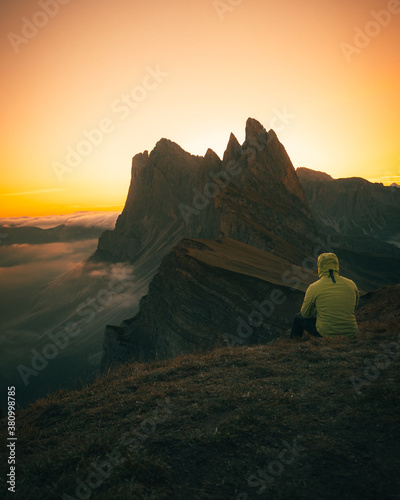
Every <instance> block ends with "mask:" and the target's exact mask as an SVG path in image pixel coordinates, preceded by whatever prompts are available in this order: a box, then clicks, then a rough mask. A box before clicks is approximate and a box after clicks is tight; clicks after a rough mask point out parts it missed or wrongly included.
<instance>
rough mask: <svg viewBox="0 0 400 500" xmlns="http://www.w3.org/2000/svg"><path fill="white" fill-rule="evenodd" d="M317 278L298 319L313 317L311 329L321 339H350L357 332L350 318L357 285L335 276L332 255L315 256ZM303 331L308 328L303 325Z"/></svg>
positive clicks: (355, 299)
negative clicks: (313, 328) (316, 259)
mask: <svg viewBox="0 0 400 500" xmlns="http://www.w3.org/2000/svg"><path fill="white" fill-rule="evenodd" d="M318 276H319V277H320V279H319V280H318V281H316V282H315V283H313V284H312V285H310V286H309V287H308V289H307V291H306V295H305V297H304V302H303V305H302V307H301V311H300V314H301V316H300V315H299V316H300V317H301V318H303V319H305V320H311V318H315V319H316V321H315V323H314V324H315V328H316V330H317V332H318V334H319V335H320V336H322V337H333V336H336V335H342V336H345V337H349V338H354V337H355V336H356V335H357V332H358V327H357V321H356V318H355V315H354V310H355V308H356V307H357V305H358V289H357V286H356V285H355V283H354V282H353V281H352V280H349V279H347V278H343V277H342V276H339V262H338V259H337V257H336V255H335V254H333V253H324V254H321V255H320V256H319V257H318ZM304 329H306V330H307V329H308V328H307V322H306V323H304ZM297 331H299V328H297ZM298 334H299V333H298ZM300 335H301V334H300ZM293 336H296V335H293Z"/></svg>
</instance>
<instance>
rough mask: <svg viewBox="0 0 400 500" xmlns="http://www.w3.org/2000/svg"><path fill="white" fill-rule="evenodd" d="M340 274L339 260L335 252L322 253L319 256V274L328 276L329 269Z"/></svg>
mask: <svg viewBox="0 0 400 500" xmlns="http://www.w3.org/2000/svg"><path fill="white" fill-rule="evenodd" d="M330 269H332V271H334V272H336V273H337V274H339V261H338V258H337V257H336V255H335V254H334V253H321V255H320V256H319V257H318V276H319V277H320V278H321V276H328V274H329V270H330Z"/></svg>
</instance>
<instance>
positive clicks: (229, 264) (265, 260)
mask: <svg viewBox="0 0 400 500" xmlns="http://www.w3.org/2000/svg"><path fill="white" fill-rule="evenodd" d="M194 241H198V242H200V243H201V244H202V245H204V247H207V249H205V248H203V249H201V250H197V249H193V248H189V249H188V253H189V255H191V256H192V257H193V258H195V259H196V260H198V261H200V262H203V263H204V264H207V265H209V266H212V267H216V268H221V269H227V270H229V271H233V272H235V273H238V274H244V275H246V276H252V277H254V278H259V279H262V280H265V281H267V282H269V283H273V284H275V285H281V286H282V275H284V273H285V272H286V271H289V272H291V275H293V272H294V270H297V271H298V274H296V276H302V275H304V269H302V268H301V267H299V266H296V265H294V264H293V263H292V262H301V261H302V260H303V259H304V256H303V254H302V252H301V251H299V250H298V249H296V248H294V247H293V246H292V245H290V244H288V243H285V242H283V241H282V240H279V238H275V240H274V243H275V244H276V248H275V250H274V251H273V252H266V251H265V250H261V249H259V248H255V247H253V246H250V245H246V244H245V243H241V242H240V241H236V240H233V239H231V238H222V239H221V240H219V241H213V240H194ZM275 252H276V254H275ZM278 255H283V256H284V257H279V256H278ZM306 276H307V281H304V280H302V281H301V283H300V284H299V286H298V289H299V290H301V291H303V292H304V291H305V290H306V289H307V286H308V285H309V284H310V283H312V282H313V281H315V280H317V279H318V276H317V274H316V273H314V272H311V271H310V272H308V273H306ZM299 281H300V279H299Z"/></svg>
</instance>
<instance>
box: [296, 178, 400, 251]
mask: <svg viewBox="0 0 400 500" xmlns="http://www.w3.org/2000/svg"><path fill="white" fill-rule="evenodd" d="M296 172H297V175H298V177H299V179H300V182H301V184H302V186H303V188H304V190H305V192H306V195H307V199H308V202H309V203H310V206H311V209H312V212H313V215H314V217H315V219H316V221H317V223H318V224H319V225H320V226H322V227H323V226H325V227H328V228H332V229H333V230H335V231H336V232H338V233H339V234H342V235H345V236H357V235H358V236H373V237H375V238H378V239H381V240H383V241H393V242H397V243H400V190H398V189H396V188H395V187H391V186H383V184H378V183H371V182H368V181H367V180H365V179H361V178H358V177H352V178H347V179H333V178H332V177H331V176H329V175H328V174H325V173H323V172H316V171H314V170H310V169H307V168H298V169H297V170H296Z"/></svg>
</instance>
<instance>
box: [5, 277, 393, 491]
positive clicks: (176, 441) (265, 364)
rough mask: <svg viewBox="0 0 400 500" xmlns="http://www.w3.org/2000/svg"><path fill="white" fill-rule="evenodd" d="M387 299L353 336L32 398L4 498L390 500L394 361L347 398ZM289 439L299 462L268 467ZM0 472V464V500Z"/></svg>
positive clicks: (189, 359)
mask: <svg viewBox="0 0 400 500" xmlns="http://www.w3.org/2000/svg"><path fill="white" fill-rule="evenodd" d="M388 290H389V289H388ZM399 290H400V288H399V287H396V289H394V288H393V287H392V292H391V293H387V294H384V295H383V296H382V297H380V298H379V302H380V306H379V304H378V301H377V300H375V299H376V297H375V299H374V298H368V297H367V298H366V299H365V300H364V305H363V307H362V308H361V309H360V312H359V315H360V318H361V320H362V321H361V323H360V335H359V337H358V339H356V340H350V341H349V340H341V339H334V340H330V339H329V340H325V339H323V340H316V339H312V338H309V337H306V338H304V339H302V340H301V341H298V342H293V341H290V340H288V339H282V340H279V341H276V342H275V343H273V344H268V345H264V346H253V347H236V348H232V349H228V348H226V349H218V350H215V351H212V352H208V353H203V354H198V355H196V356H194V355H189V356H180V357H178V358H176V359H174V360H170V361H159V362H154V363H150V364H134V365H133V364H132V365H129V364H127V365H124V366H121V367H120V368H119V369H118V370H117V371H115V372H113V373H110V374H108V375H107V376H105V377H104V378H102V379H99V380H97V381H95V383H93V384H92V385H90V386H89V387H86V388H84V389H82V390H80V391H72V392H71V391H62V392H59V393H57V394H53V395H50V396H49V397H48V398H46V399H42V400H39V401H37V402H36V403H35V404H34V405H32V406H31V407H29V408H28V409H26V410H21V411H19V412H18V414H17V422H18V432H17V434H18V446H17V457H18V463H17V493H16V494H15V495H13V498H17V499H19V498H21V499H24V500H28V499H35V500H36V499H56V498H94V499H109V498H110V499H145V500H146V499H147V500H150V499H221V500H222V499H240V500H245V499H247V498H249V499H257V498H261V499H262V498H273V499H337V498H340V499H395V498H400V495H399V492H400V481H399V478H398V471H399V469H400V458H399V443H400V424H399V394H398V387H399V384H400V376H399V369H398V363H399V361H398V359H397V360H392V361H391V362H390V363H389V365H388V366H387V367H386V368H384V369H381V370H380V373H379V375H377V376H376V379H375V380H373V381H371V383H370V384H368V385H367V386H365V387H363V388H362V389H361V390H360V391H359V393H357V392H356V391H355V389H354V387H353V384H352V382H351V377H353V376H356V377H360V376H361V377H362V376H364V375H363V372H364V369H365V367H366V364H365V361H364V360H367V361H368V360H370V361H371V362H372V361H373V360H374V359H376V357H377V356H378V355H381V354H383V347H382V346H381V344H382V343H389V342H394V341H397V339H398V334H399V331H400V321H399V319H398V318H399V314H398V312H397V313H396V314H393V311H394V310H395V309H396V307H397V308H398V307H399V304H400V301H399V302H397V304H392V305H391V306H390V307H389V306H388V307H386V306H385V304H386V305H387V302H388V300H391V299H390V297H391V296H392V295H393V294H394V292H395V293H396V294H398V293H399ZM399 340H400V339H399ZM388 359H389V358H388ZM380 362H382V359H380ZM4 424H5V422H4V420H3V421H2V432H4ZM294 440H296V444H297V445H298V446H299V447H301V451H299V452H298V456H296V457H295V459H294V461H293V462H292V463H290V464H285V465H283V466H282V470H280V469H279V468H278V469H276V468H275V469H274V467H277V460H279V456H280V454H281V452H282V450H283V449H284V445H283V443H282V442H283V441H286V442H287V443H289V444H292V443H293V441H294ZM3 449H4V448H3ZM109 454H111V455H112V457H114V458H110V457H109ZM116 456H117V457H116ZM118 457H119V462H120V463H119V464H117V463H116V462H113V461H112V460H114V461H115V460H116V458H118ZM290 457H291V455H290V454H289V456H288V458H290ZM106 462H109V463H111V464H112V470H109V471H108V472H107V467H106V465H105V464H106ZM93 463H95V464H96V463H97V464H100V465H101V464H102V465H103V467H104V470H106V472H107V473H104V477H103V478H100V482H99V481H98V480H97V481H98V486H97V487H93V489H91V490H86V494H85V491H84V490H79V489H78V490H77V487H79V485H80V486H81V487H82V484H81V483H79V481H84V482H85V481H86V482H87V481H89V483H90V481H91V480H92V481H94V482H95V483H96V477H95V476H93V472H94V471H95V468H94V466H93ZM271 464H272V465H271ZM278 465H279V464H278ZM268 466H270V469H272V471H274V470H275V471H276V470H278V472H279V474H278V475H277V476H275V477H273V476H271V474H270V472H268ZM262 469H264V471H265V472H264V479H262V477H260V476H259V475H258V471H259V470H262ZM5 474H6V472H5V468H4V465H2V472H1V481H2V483H1V485H0V487H1V490H2V493H3V491H5V490H6V488H5V485H4V484H3V483H4V482H5V481H4V478H5V477H6V476H5ZM261 474H263V473H262V472H261ZM265 475H267V477H273V479H274V480H273V482H268V479H265ZM105 476H107V477H105ZM99 477H100V476H98V478H99ZM256 477H258V478H259V479H258V480H256V479H255V478H256ZM249 478H250V484H248V479H249ZM262 481H264V482H262ZM91 484H92V485H93V483H91ZM96 484H97V483H96ZM251 484H253V486H251ZM260 490H263V491H262V493H260V494H259V495H258V494H257V492H258V491H260ZM63 494H68V495H69V497H66V496H64V497H63ZM79 495H80V496H79Z"/></svg>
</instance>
